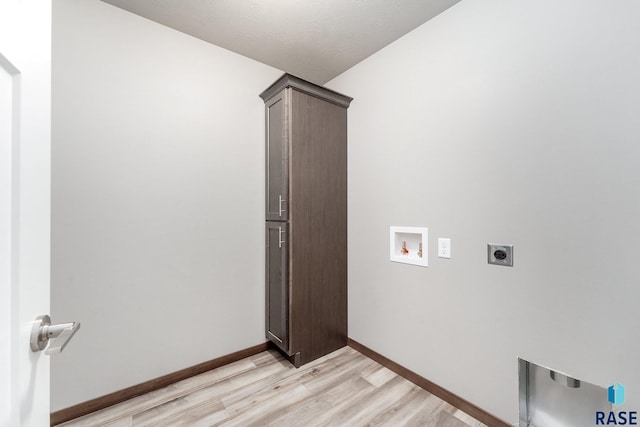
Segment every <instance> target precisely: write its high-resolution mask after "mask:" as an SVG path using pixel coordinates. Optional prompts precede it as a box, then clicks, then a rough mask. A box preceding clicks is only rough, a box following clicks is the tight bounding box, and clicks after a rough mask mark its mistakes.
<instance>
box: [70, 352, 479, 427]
mask: <svg viewBox="0 0 640 427" xmlns="http://www.w3.org/2000/svg"><path fill="white" fill-rule="evenodd" d="M63 426H67V427H69V426H71V427H78V426H83V427H84V426H87V427H89V426H90V427H98V426H100V427H134V426H135V427H149V426H153V427H169V426H188V427H209V426H242V427H246V426H256V427H258V426H260V427H262V426H278V427H298V426H300V427H308V426H339V427H343V426H390V427H399V426H409V427H410V426H420V427H424V426H432V427H486V426H485V425H484V424H482V423H480V422H479V421H478V420H476V419H474V418H472V417H471V416H469V415H468V414H466V413H464V412H462V411H460V410H458V409H457V408H454V407H453V406H451V405H450V404H448V403H446V402H444V401H442V400H441V399H439V398H438V397H436V396H434V395H432V394H431V393H429V392H427V391H425V390H424V389H421V388H420V387H418V386H416V385H415V384H413V383H412V382H410V381H407V380H406V379H404V378H402V377H400V376H398V375H397V374H395V373H394V372H393V371H391V370H389V369H387V368H385V367H383V366H382V365H380V364H378V363H377V362H375V361H373V360H371V359H369V358H368V357H366V356H364V355H362V354H361V353H359V352H357V351H355V350H354V349H352V348H351V347H345V348H343V349H340V350H338V351H335V352H333V353H331V354H328V355H326V356H324V357H322V358H320V359H317V360H315V361H313V362H311V363H308V364H306V365H304V366H302V367H300V368H299V369H296V368H295V367H293V365H291V364H290V363H289V362H288V361H287V360H286V359H285V358H284V357H283V356H282V355H280V353H278V352H277V351H275V350H269V351H265V352H262V353H259V354H256V355H253V356H250V357H248V358H246V359H243V360H241V361H238V362H235V363H232V364H230V365H226V366H224V367H221V368H218V369H215V370H213V371H210V372H206V373H204V374H201V375H198V376H196V377H193V378H189V379H186V380H184V381H181V382H179V383H176V384H173V385H171V386H168V387H165V388H163V389H159V390H156V391H154V392H151V393H149V394H147V395H144V396H139V397H137V398H134V399H131V400H129V401H126V402H122V403H120V404H118V405H115V406H112V407H110V408H106V409H104V410H102V411H99V412H96V413H94V414H90V415H87V416H85V417H82V418H79V419H77V420H73V421H71V422H68V423H65V424H63Z"/></svg>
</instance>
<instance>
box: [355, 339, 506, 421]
mask: <svg viewBox="0 0 640 427" xmlns="http://www.w3.org/2000/svg"><path fill="white" fill-rule="evenodd" d="M348 345H349V347H351V348H353V349H354V350H357V351H359V352H360V353H362V354H364V355H365V356H367V357H368V358H370V359H373V360H375V361H376V362H378V363H379V364H381V365H382V366H384V367H385V368H388V369H390V370H392V371H393V372H395V373H396V374H398V375H400V376H401V377H403V378H405V379H407V380H409V381H411V382H412V383H414V384H415V385H417V386H418V387H421V388H423V389H425V390H426V391H428V392H429V393H431V394H433V395H435V396H438V397H439V398H440V399H442V400H444V401H445V402H448V403H450V404H451V405H453V406H455V407H456V408H458V409H460V410H462V411H464V412H466V413H467V414H469V415H471V416H472V417H473V418H475V419H477V420H478V421H480V422H482V423H484V424H486V425H488V426H491V427H511V424H509V423H507V422H505V421H503V420H501V419H499V418H496V417H495V416H494V415H491V414H490V413H488V412H487V411H485V410H483V409H481V408H479V407H477V406H476V405H474V404H473V403H471V402H469V401H467V400H464V399H463V398H461V397H460V396H458V395H456V394H453V393H451V392H450V391H449V390H446V389H444V388H442V387H440V386H439V385H437V384H435V383H432V382H431V381H429V380H428V379H426V378H424V377H422V376H420V375H418V374H416V373H415V372H413V371H410V370H409V369H407V368H405V367H404V366H402V365H399V364H398V363H396V362H394V361H393V360H390V359H387V358H386V357H384V356H383V355H381V354H380V353H377V352H376V351H374V350H371V349H370V348H369V347H365V346H364V345H362V344H360V343H359V342H357V341H355V340H353V339H351V338H349V340H348Z"/></svg>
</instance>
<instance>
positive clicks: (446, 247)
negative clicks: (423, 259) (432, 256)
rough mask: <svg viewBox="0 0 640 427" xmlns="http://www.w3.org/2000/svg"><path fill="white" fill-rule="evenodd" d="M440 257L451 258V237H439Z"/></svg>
mask: <svg viewBox="0 0 640 427" xmlns="http://www.w3.org/2000/svg"><path fill="white" fill-rule="evenodd" d="M438 257H440V258H451V239H443V238H439V239H438Z"/></svg>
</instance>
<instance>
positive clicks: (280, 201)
mask: <svg viewBox="0 0 640 427" xmlns="http://www.w3.org/2000/svg"><path fill="white" fill-rule="evenodd" d="M278 200H279V202H278V211H279V212H278V215H279V216H282V212H284V211H285V210H286V209H282V202H285V203H286V200H285V199H283V198H282V194H281V195H280V196H278Z"/></svg>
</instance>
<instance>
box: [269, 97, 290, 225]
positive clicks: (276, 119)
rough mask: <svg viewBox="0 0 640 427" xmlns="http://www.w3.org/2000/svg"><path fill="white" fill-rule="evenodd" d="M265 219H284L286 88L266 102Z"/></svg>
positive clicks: (286, 187)
mask: <svg viewBox="0 0 640 427" xmlns="http://www.w3.org/2000/svg"><path fill="white" fill-rule="evenodd" d="M266 111H267V116H266V123H267V147H266V151H267V152H266V158H267V165H266V166H267V167H266V169H267V191H266V192H267V201H266V206H267V221H284V220H287V219H288V217H289V214H288V211H289V208H288V203H287V201H288V178H289V177H288V161H289V158H288V140H289V138H288V130H287V126H286V123H287V90H286V89H285V90H283V91H282V92H280V93H279V94H278V95H276V96H274V97H273V98H271V99H270V100H269V101H268V102H267V104H266Z"/></svg>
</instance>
